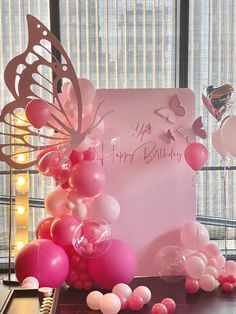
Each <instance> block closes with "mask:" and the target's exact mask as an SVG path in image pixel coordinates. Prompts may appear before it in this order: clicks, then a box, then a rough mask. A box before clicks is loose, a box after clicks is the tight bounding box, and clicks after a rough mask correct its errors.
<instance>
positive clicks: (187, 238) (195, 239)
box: [180, 222, 210, 251]
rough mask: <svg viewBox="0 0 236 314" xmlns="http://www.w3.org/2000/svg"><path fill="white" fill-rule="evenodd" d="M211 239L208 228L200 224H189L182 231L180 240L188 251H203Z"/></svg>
mask: <svg viewBox="0 0 236 314" xmlns="http://www.w3.org/2000/svg"><path fill="white" fill-rule="evenodd" d="M209 239H210V237H209V233H208V231H207V229H206V227H205V226H204V225H202V224H200V223H199V222H189V223H187V224H186V225H184V226H183V227H182V228H181V230H180V240H181V242H182V244H183V245H184V246H185V247H186V248H188V249H192V250H195V251H198V250H199V249H200V250H201V248H202V247H204V246H205V245H206V244H207V243H208V241H209Z"/></svg>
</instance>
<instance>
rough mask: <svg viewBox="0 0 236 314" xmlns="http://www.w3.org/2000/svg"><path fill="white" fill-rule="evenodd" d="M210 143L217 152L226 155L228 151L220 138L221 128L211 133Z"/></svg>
mask: <svg viewBox="0 0 236 314" xmlns="http://www.w3.org/2000/svg"><path fill="white" fill-rule="evenodd" d="M212 145H213V147H214V148H215V150H216V151H217V153H219V154H220V155H221V156H222V157H224V158H226V157H227V155H228V152H227V150H226V148H225V146H224V143H223V140H222V136H221V129H218V130H216V131H215V133H214V134H213V135H212Z"/></svg>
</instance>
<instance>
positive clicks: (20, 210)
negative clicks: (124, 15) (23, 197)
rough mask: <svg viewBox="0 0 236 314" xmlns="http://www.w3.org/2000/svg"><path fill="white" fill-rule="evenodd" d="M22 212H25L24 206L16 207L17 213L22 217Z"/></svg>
mask: <svg viewBox="0 0 236 314" xmlns="http://www.w3.org/2000/svg"><path fill="white" fill-rule="evenodd" d="M24 212H25V206H22V205H18V206H17V213H18V214H20V215H22V214H24Z"/></svg>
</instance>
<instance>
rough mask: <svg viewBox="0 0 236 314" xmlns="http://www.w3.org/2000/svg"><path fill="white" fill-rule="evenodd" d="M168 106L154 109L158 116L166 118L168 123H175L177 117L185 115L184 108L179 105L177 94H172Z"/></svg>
mask: <svg viewBox="0 0 236 314" xmlns="http://www.w3.org/2000/svg"><path fill="white" fill-rule="evenodd" d="M169 107H170V108H167V107H161V108H158V109H156V110H155V111H154V113H155V114H157V115H158V116H160V117H162V118H164V119H166V120H167V121H168V122H169V123H172V124H173V123H175V122H176V121H177V116H178V117H183V116H184V115H185V109H184V107H183V106H181V104H180V101H179V97H178V95H174V96H173V97H172V98H171V100H170V103H169Z"/></svg>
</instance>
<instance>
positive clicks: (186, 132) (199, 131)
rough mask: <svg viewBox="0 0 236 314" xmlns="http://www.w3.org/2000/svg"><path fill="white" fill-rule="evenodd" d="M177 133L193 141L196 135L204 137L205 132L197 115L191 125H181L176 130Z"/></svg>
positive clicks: (190, 141) (200, 118) (205, 136)
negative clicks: (181, 126)
mask: <svg viewBox="0 0 236 314" xmlns="http://www.w3.org/2000/svg"><path fill="white" fill-rule="evenodd" d="M176 131H177V132H178V133H179V134H181V135H182V136H183V137H185V138H186V140H187V141H188V142H189V143H192V142H195V138H196V136H198V137H200V138H202V139H206V138H207V133H206V131H205V130H204V129H203V124H202V117H198V118H197V119H196V120H195V121H194V122H193V124H192V127H183V128H179V129H178V130H176Z"/></svg>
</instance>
